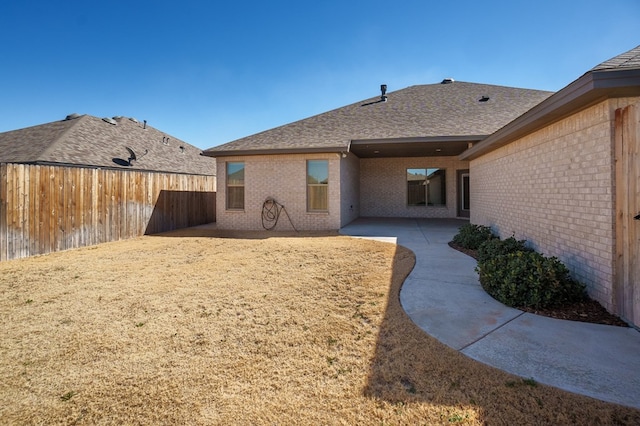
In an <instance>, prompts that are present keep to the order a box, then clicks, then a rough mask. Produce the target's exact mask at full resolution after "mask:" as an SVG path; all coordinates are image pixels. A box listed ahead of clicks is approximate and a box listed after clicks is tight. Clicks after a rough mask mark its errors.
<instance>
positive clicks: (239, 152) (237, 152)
mask: <svg viewBox="0 0 640 426" xmlns="http://www.w3.org/2000/svg"><path fill="white" fill-rule="evenodd" d="M348 149H349V147H348V145H344V146H334V147H314V148H281V149H232V150H220V151H216V150H215V149H208V150H206V151H203V152H202V155H204V156H206V157H214V158H215V157H235V156H239V157H246V156H255V155H286V154H324V153H329V154H333V153H341V152H347V151H348Z"/></svg>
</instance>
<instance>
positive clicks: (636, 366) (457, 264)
mask: <svg viewBox="0 0 640 426" xmlns="http://www.w3.org/2000/svg"><path fill="white" fill-rule="evenodd" d="M464 223H465V221H462V220H456V219H389V218H384V219H358V220H356V221H354V222H352V223H351V224H349V225H347V226H346V227H344V228H342V229H341V230H340V233H341V234H344V235H351V236H359V237H365V238H375V239H378V240H382V241H387V242H392V243H397V244H400V245H402V246H404V247H407V248H409V249H411V250H412V251H413V252H414V253H415V255H416V265H415V268H414V269H413V271H412V272H411V274H410V275H409V276H408V277H407V279H406V281H405V283H404V285H403V287H402V290H401V291H400V301H401V303H402V306H403V307H404V309H405V311H406V312H407V314H409V316H410V317H411V319H412V320H413V321H414V322H415V323H416V324H417V325H418V326H419V327H420V328H422V329H423V330H424V331H425V332H427V333H428V334H430V335H431V336H433V337H435V338H436V339H438V340H440V341H441V342H443V343H445V344H447V345H448V346H450V347H452V348H454V349H456V350H459V351H460V352H462V353H464V354H465V355H467V356H469V357H471V358H473V359H475V360H478V361H480V362H483V363H485V364H488V365H491V366H493V367H496V368H499V369H501V370H504V371H507V372H509V373H512V374H516V375H518V376H521V377H523V378H533V379H534V380H536V381H537V382H539V383H544V384H548V385H551V386H555V387H558V388H561V389H564V390H567V391H570V392H575V393H578V394H583V395H587V396H590V397H593V398H598V399H601V400H603V401H608V402H614V403H618V404H621V405H627V406H631V407H636V408H640V332H638V331H637V330H635V329H633V328H625V327H615V326H608V325H599V324H589V323H581V322H575V321H566V320H557V319H552V318H547V317H542V316H539V315H534V314H530V313H526V312H522V311H520V310H517V309H512V308H509V307H507V306H505V305H503V304H502V303H500V302H498V301H496V300H495V299H493V298H492V297H491V296H489V295H488V294H487V293H485V292H484V290H483V289H482V287H481V286H480V283H479V281H478V276H477V273H476V272H475V270H474V268H475V266H476V261H475V260H474V259H473V258H471V257H469V256H467V255H465V254H463V253H460V252H458V251H456V250H453V249H452V248H450V247H449V246H448V242H449V241H451V239H452V238H453V236H454V235H455V234H456V233H457V231H458V228H459V227H460V226H462V225H463V224H464Z"/></svg>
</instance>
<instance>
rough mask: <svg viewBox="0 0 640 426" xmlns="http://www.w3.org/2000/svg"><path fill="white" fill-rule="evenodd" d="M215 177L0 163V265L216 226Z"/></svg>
mask: <svg viewBox="0 0 640 426" xmlns="http://www.w3.org/2000/svg"><path fill="white" fill-rule="evenodd" d="M215 179H216V178H215V176H200V175H184V174H173V173H155V172H146V171H131V170H105V169H92V168H80V167H61V166H48V165H25V164H6V163H4V164H0V261H3V260H9V259H17V258H22V257H28V256H33V255H36V254H44V253H49V252H54V251H60V250H67V249H71V248H77V247H84V246H90V245H94V244H99V243H103V242H108V241H117V240H121V239H126V238H132V237H137V236H141V235H144V234H154V233H158V232H164V231H170V230H173V229H179V228H185V227H189V226H195V225H201V224H204V223H210V222H215V188H216V180H215Z"/></svg>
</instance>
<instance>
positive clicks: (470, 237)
mask: <svg viewBox="0 0 640 426" xmlns="http://www.w3.org/2000/svg"><path fill="white" fill-rule="evenodd" d="M492 238H495V237H494V236H493V234H492V233H491V228H490V227H488V226H483V225H473V224H471V223H467V224H464V225H462V226H461V227H460V229H459V230H458V233H457V234H456V235H455V237H453V242H454V243H455V244H457V245H459V246H460V247H464V248H466V249H469V250H477V249H478V247H480V245H481V244H482V243H484V242H485V241H488V240H490V239H492Z"/></svg>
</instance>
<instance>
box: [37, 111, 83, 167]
mask: <svg viewBox="0 0 640 426" xmlns="http://www.w3.org/2000/svg"><path fill="white" fill-rule="evenodd" d="M85 117H87V114H82V115H81V116H80V117H77V118H72V119H64V120H61V121H75V123H71V125H70V126H69V127H68V128H67V129H66V130H65V131H64V132H62V134H61V135H60V136H58V137H57V138H56V139H55V140H54V141H53V142H51V143H50V144H49V145H48V146H47V147H46V148H45V149H43V150H42V152H41V153H40V155H38V157H37V158H36V160H38V161H44V159H46V155H47V154H49V153H50V152H51V151H53V148H54V147H55V146H57V145H59V144H60V143H61V141H62V140H64V139H65V137H66V136H67V135H68V134H69V132H71V129H73V128H74V127H76V126H77V125H78V123H79V122H80V121H81V120H83V119H84V118H85Z"/></svg>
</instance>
